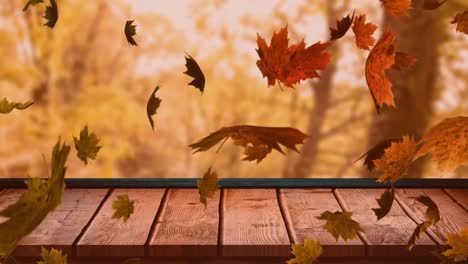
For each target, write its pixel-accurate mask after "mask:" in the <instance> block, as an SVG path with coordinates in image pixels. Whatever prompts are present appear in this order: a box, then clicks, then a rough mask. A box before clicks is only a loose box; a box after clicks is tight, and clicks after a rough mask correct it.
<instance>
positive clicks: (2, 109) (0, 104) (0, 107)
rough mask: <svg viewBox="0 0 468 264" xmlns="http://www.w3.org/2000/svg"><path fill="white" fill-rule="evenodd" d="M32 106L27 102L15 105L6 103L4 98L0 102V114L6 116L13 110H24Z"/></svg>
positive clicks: (6, 100) (31, 103)
mask: <svg viewBox="0 0 468 264" xmlns="http://www.w3.org/2000/svg"><path fill="white" fill-rule="evenodd" d="M33 104H34V103H33V102H31V101H27V102H24V103H15V102H10V101H8V99H6V98H3V99H2V100H0V113H1V114H8V113H10V112H11V111H13V109H17V110H24V109H26V108H28V107H30V106H31V105H33Z"/></svg>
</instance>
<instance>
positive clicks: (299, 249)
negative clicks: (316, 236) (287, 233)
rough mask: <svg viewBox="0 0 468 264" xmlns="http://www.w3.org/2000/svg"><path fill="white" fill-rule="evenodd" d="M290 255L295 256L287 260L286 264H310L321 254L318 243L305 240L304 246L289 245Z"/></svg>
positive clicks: (320, 246)
mask: <svg viewBox="0 0 468 264" xmlns="http://www.w3.org/2000/svg"><path fill="white" fill-rule="evenodd" d="M291 250H292V251H291V253H292V254H293V255H294V256H295V257H294V258H292V259H290V260H288V262H287V263H288V264H311V263H313V262H314V261H316V260H317V259H318V258H319V257H320V255H322V253H323V248H322V245H320V241H318V240H317V241H315V240H312V239H307V238H306V239H305V240H304V245H295V244H293V245H291Z"/></svg>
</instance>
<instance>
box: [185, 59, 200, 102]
mask: <svg viewBox="0 0 468 264" xmlns="http://www.w3.org/2000/svg"><path fill="white" fill-rule="evenodd" d="M185 67H187V70H186V71H185V72H184V73H185V74H187V75H188V76H190V77H193V80H192V81H191V82H190V83H189V84H188V85H192V86H194V87H195V88H197V89H198V90H200V91H201V92H202V93H203V91H204V90H205V75H204V74H203V72H202V70H201V68H200V66H198V63H197V62H196V61H195V60H194V59H193V58H192V56H190V55H188V54H187V53H186V57H185Z"/></svg>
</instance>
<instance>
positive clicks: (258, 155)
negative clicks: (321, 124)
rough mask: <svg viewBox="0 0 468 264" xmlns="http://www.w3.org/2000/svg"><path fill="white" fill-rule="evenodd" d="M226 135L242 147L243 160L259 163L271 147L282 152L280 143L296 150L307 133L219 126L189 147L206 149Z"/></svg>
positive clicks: (289, 129) (283, 129)
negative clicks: (219, 127) (216, 129)
mask: <svg viewBox="0 0 468 264" xmlns="http://www.w3.org/2000/svg"><path fill="white" fill-rule="evenodd" d="M228 137H230V138H231V139H232V140H233V141H234V144H235V145H238V146H242V147H244V154H245V155H246V157H245V158H244V159H243V160H248V161H253V160H257V163H259V162H260V161H262V160H263V159H264V158H265V157H266V156H267V155H268V154H269V153H270V152H271V151H272V149H275V150H277V151H279V152H280V153H283V154H284V152H283V150H282V149H281V147H280V144H281V145H283V146H285V147H287V148H289V149H292V150H294V151H298V150H297V148H296V145H297V144H303V143H304V140H305V139H306V138H307V137H308V135H306V134H304V133H302V132H301V131H299V130H297V129H295V128H290V127H259V126H248V125H241V126H232V127H224V128H221V129H219V130H218V131H216V132H214V133H211V134H210V135H209V136H207V137H205V138H203V139H201V140H200V141H198V142H196V143H193V144H191V145H190V147H191V148H192V149H193V150H194V153H197V152H200V151H206V150H209V149H210V148H212V147H214V146H215V145H217V144H218V143H219V142H220V141H222V140H224V139H227V138H228Z"/></svg>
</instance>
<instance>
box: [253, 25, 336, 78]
mask: <svg viewBox="0 0 468 264" xmlns="http://www.w3.org/2000/svg"><path fill="white" fill-rule="evenodd" d="M288 42H289V41H288V28H287V26H286V27H284V28H282V29H281V30H280V31H279V32H278V33H274V34H273V37H272V38H271V42H270V46H269V47H268V45H267V44H266V42H265V40H264V39H263V38H262V37H260V35H258V34H257V46H258V49H257V53H258V56H259V57H260V59H259V60H257V67H258V69H259V70H260V71H261V72H262V74H263V77H267V80H268V86H273V85H275V83H276V80H278V81H279V82H281V83H283V84H284V85H286V86H287V87H292V85H293V84H296V83H299V82H300V81H301V80H305V79H309V78H319V77H320V76H319V74H318V73H317V70H324V69H325V68H326V67H327V65H328V63H330V60H331V54H329V53H326V52H324V50H325V49H327V48H328V47H329V46H330V45H331V44H332V43H333V42H332V41H329V42H325V43H320V42H317V43H315V44H313V45H311V46H309V47H307V48H306V46H305V42H304V40H302V41H301V42H299V43H297V44H295V45H292V46H288Z"/></svg>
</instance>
